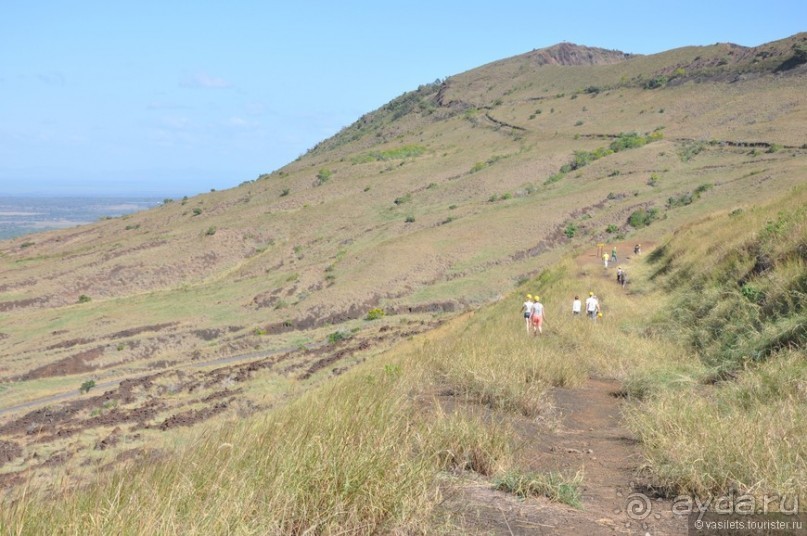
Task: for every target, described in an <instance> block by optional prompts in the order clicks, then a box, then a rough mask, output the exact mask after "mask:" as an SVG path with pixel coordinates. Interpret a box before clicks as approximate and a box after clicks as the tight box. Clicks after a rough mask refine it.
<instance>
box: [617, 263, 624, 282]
mask: <svg viewBox="0 0 807 536" xmlns="http://www.w3.org/2000/svg"><path fill="white" fill-rule="evenodd" d="M624 275H625V272H623V271H622V267H621V266H618V267H617V269H616V282H617V283H618V284H620V285H622V286H624V285H623V284H622V278H623V277H624Z"/></svg>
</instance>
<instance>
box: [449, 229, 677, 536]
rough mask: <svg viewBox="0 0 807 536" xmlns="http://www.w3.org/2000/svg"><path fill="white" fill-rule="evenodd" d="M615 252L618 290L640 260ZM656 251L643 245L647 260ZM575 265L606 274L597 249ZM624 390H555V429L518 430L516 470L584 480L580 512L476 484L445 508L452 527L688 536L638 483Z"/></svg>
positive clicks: (611, 274) (520, 425)
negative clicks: (625, 272) (621, 273)
mask: <svg viewBox="0 0 807 536" xmlns="http://www.w3.org/2000/svg"><path fill="white" fill-rule="evenodd" d="M614 246H616V247H617V251H618V253H619V257H620V258H619V263H618V264H617V265H613V264H610V265H609V267H608V269H607V270H603V271H602V279H603V284H610V285H613V286H614V288H616V282H615V281H612V280H613V279H614V278H615V274H616V268H617V266H618V265H627V266H628V267H629V266H630V261H631V260H632V258H633V257H635V255H634V253H633V243H630V244H628V243H627V242H621V243H616V244H608V245H607V246H606V248H604V249H605V251H606V252H607V253H609V254H610V252H611V248H612V247H614ZM652 247H653V244H651V243H643V244H642V254H646V253H647V252H649V251H650V250H651V249H652ZM576 262H577V265H578V266H579V267H581V268H583V267H590V266H599V267H602V260H601V258H600V257H599V256H598V254H597V253H596V247H594V248H592V251H587V252H586V253H584V254H582V255H580V256H579V257H578V258H577V259H576ZM606 281H607V283H605V282H606ZM620 391H621V385H620V384H619V383H618V382H616V381H614V380H608V379H601V378H591V379H589V380H588V381H587V382H586V383H585V384H584V385H583V386H581V387H578V388H555V389H553V390H552V397H553V400H554V405H555V408H556V411H557V413H558V416H559V423H558V426H557V427H555V428H548V427H547V426H546V424H542V423H536V422H533V421H529V420H526V419H523V420H520V421H517V422H516V423H515V426H516V429H517V432H518V435H519V437H520V439H521V440H523V441H524V444H525V445H526V446H525V448H524V451H523V452H522V453H521V456H520V458H521V459H520V463H519V465H520V466H521V467H523V468H524V469H525V470H528V471H534V472H537V473H542V474H545V473H549V472H553V473H560V474H563V475H566V476H567V477H573V476H574V475H576V474H578V473H580V474H582V477H583V484H582V501H581V502H582V508H580V509H575V508H573V507H571V506H567V505H564V504H559V503H556V502H551V501H549V500H548V499H545V498H534V497H531V498H528V499H519V498H518V497H515V496H513V495H511V494H509V493H505V492H501V491H496V490H494V489H493V487H492V485H491V483H490V481H489V480H485V479H482V478H479V479H478V480H477V481H474V482H472V483H471V484H468V483H466V484H463V485H460V486H459V487H458V488H457V489H456V494H455V495H453V496H451V497H450V498H449V499H448V500H447V501H446V504H445V508H446V510H447V511H448V512H449V513H450V516H451V518H452V519H453V521H454V523H456V524H457V525H458V526H459V527H461V528H462V529H463V530H464V531H465V532H467V533H468V534H530V535H533V534H540V535H570V534H584V535H586V536H599V535H613V534H620V535H621V534H628V535H641V536H646V535H652V536H656V535H665V536H666V535H679V534H686V533H687V525H686V518H682V517H680V516H675V515H673V513H672V501H669V500H663V499H659V498H657V497H656V496H654V495H653V494H652V491H650V490H648V488H647V487H646V486H644V485H643V484H642V482H641V480H640V477H639V475H638V469H639V467H640V466H641V464H642V462H643V458H642V454H641V450H640V444H639V443H638V441H637V439H636V438H635V437H633V436H632V434H631V433H630V432H629V431H628V430H627V428H626V427H625V426H624V424H623V421H622V414H621V408H620V404H621V403H622V399H621V398H619V393H620Z"/></svg>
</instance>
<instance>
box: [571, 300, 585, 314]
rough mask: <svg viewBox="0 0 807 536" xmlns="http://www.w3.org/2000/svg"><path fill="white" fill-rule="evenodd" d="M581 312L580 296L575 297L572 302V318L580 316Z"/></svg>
mask: <svg viewBox="0 0 807 536" xmlns="http://www.w3.org/2000/svg"><path fill="white" fill-rule="evenodd" d="M582 310H583V303H582V302H581V301H580V296H575V297H574V300H572V316H580V312H581V311H582Z"/></svg>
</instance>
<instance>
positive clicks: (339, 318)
mask: <svg viewBox="0 0 807 536" xmlns="http://www.w3.org/2000/svg"><path fill="white" fill-rule="evenodd" d="M805 40H807V36H805V34H799V35H797V36H793V37H791V38H789V39H785V40H782V41H779V42H775V43H771V44H768V45H764V46H761V47H758V48H756V49H746V48H743V47H736V46H733V45H725V44H718V45H714V46H709V47H689V48H684V49H678V50H673V51H669V52H665V53H662V54H656V55H653V56H625V55H621V54H619V53H613V52H608V51H599V50H597V49H585V48H583V47H575V46H573V45H559V46H557V47H552V48H550V49H545V50H541V51H533V52H531V53H527V54H524V55H522V56H518V57H514V58H509V59H505V60H502V61H499V62H495V63H491V64H488V65H485V66H482V67H480V68H478V69H474V70H472V71H468V72H466V73H461V74H458V75H456V76H452V77H449V78H447V79H446V80H445V81H441V82H439V83H435V84H429V85H424V86H422V87H421V88H419V89H418V90H416V91H412V92H410V93H406V94H404V95H402V96H401V97H399V98H397V99H395V100H393V101H391V102H390V103H389V104H387V105H385V106H384V107H382V108H380V109H379V110H376V111H373V112H370V113H368V114H367V115H365V116H363V117H362V118H360V119H359V120H358V121H357V122H356V123H355V124H353V125H351V126H349V127H347V128H345V129H344V130H343V131H342V132H340V133H339V134H337V135H336V136H334V137H333V138H331V139H328V140H324V141H323V142H322V143H320V144H319V145H318V146H316V147H314V148H312V149H311V150H310V151H309V152H308V153H307V154H305V155H303V156H301V157H300V158H298V159H297V160H296V161H294V162H291V163H289V164H288V165H287V166H285V167H283V168H282V169H279V170H275V171H273V172H271V173H267V174H265V175H261V176H260V177H258V178H256V179H254V180H247V181H245V182H244V183H243V184H242V185H241V186H239V187H237V188H233V189H230V190H226V191H217V192H211V193H209V194H204V195H200V196H196V197H192V198H187V199H175V200H172V201H170V202H166V203H164V204H163V205H162V206H160V207H158V208H155V209H152V210H149V211H145V212H141V213H137V214H133V215H129V216H125V217H121V218H117V219H112V220H106V221H101V222H97V223H94V224H91V225H86V226H81V227H77V228H74V229H66V230H61V231H53V232H47V233H42V234H37V235H32V236H28V237H23V238H19V239H15V240H7V241H4V242H0V493H2V494H4V495H5V496H6V497H11V496H13V495H14V494H16V493H17V492H18V491H19V490H20V489H26V490H37V491H40V490H42V491H44V492H46V493H50V494H52V493H60V492H62V491H64V490H67V489H70V488H72V487H73V486H74V485H75V484H76V483H81V482H86V481H89V480H92V479H94V478H95V474H96V473H98V472H99V471H101V472H104V471H110V470H114V469H115V468H116V467H118V466H121V465H127V462H128V461H129V460H131V459H134V458H138V459H151V460H157V461H156V462H155V463H158V464H159V463H162V461H160V460H165V459H166V458H170V457H171V456H172V454H171V453H172V452H174V451H175V450H183V449H185V447H186V445H188V444H191V443H195V442H198V441H197V438H198V434H199V433H202V432H201V431H204V430H207V429H213V428H216V427H218V426H221V425H225V426H230V425H227V424H226V423H232V422H233V421H239V420H243V419H246V418H248V417H250V418H254V417H255V416H256V415H257V416H261V415H272V414H273V413H274V412H275V411H276V409H277V408H281V407H287V406H288V405H289V404H291V403H293V402H294V401H297V400H300V399H301V398H305V396H306V395H305V393H308V392H309V391H310V392H319V391H316V389H321V388H325V387H327V386H328V385H329V384H330V383H332V382H334V381H335V377H337V376H343V375H347V376H349V377H350V378H353V377H354V376H353V375H352V374H354V373H353V371H352V370H351V369H353V368H355V367H357V366H358V367H362V366H365V367H366V366H368V365H370V364H372V363H373V362H374V360H376V359H378V356H380V355H382V354H383V355H387V353H386V352H387V351H388V350H389V349H390V348H400V345H401V344H404V345H411V344H413V342H412V341H413V340H416V341H421V340H425V339H422V338H421V337H424V336H426V337H428V334H429V333H432V332H433V331H434V330H438V332H439V329H440V327H441V326H444V325H447V324H451V325H454V324H453V322H456V320H452V319H455V317H457V316H458V315H461V314H463V313H468V312H474V311H477V310H479V309H480V308H482V307H485V306H487V305H489V304H491V303H502V300H503V299H505V298H506V299H507V300H511V301H512V292H513V291H514V289H518V290H519V292H521V291H523V289H524V288H525V285H526V284H527V283H528V282H530V281H534V278H535V277H536V276H538V275H539V274H540V273H542V271H544V270H545V269H548V268H551V267H552V266H554V265H556V263H558V262H560V261H561V260H562V259H569V258H577V259H583V261H582V264H580V265H579V266H578V269H579V270H580V274H582V275H580V274H578V275H579V276H580V279H578V280H577V283H576V284H579V285H584V284H585V285H589V284H590V283H591V281H594V282H597V281H599V278H600V277H601V274H600V273H599V272H597V271H596V269H595V265H596V262H594V263H592V262H591V261H592V260H595V252H596V249H597V244H599V243H602V244H605V245H606V246H605V247H606V249H607V250H608V251H610V248H611V247H614V246H616V247H618V249H619V253H620V256H622V257H623V258H625V257H626V256H629V255H631V253H632V251H631V249H632V245H633V244H634V243H642V244H645V245H646V246H647V249H648V250H649V248H650V245H651V244H653V243H657V242H660V241H661V240H663V239H666V237H667V236H669V235H670V234H671V233H674V232H675V231H676V230H678V229H680V228H682V227H683V226H685V225H687V224H688V223H690V222H693V221H696V220H700V219H701V218H703V217H704V216H705V215H709V214H725V213H728V212H730V211H732V210H735V209H738V208H745V209H746V210H747V209H748V207H752V206H755V205H764V204H766V203H768V202H770V201H772V200H775V199H780V198H782V196H784V195H785V194H787V192H790V191H792V189H793V188H795V187H797V186H799V185H801V184H803V183H804V177H805V171H807V143H806V142H807V129H805V125H807V94H805V92H804V87H805V76H807V70H806V69H807V66H805V64H797V65H795V66H792V68H788V69H781V66H782V65H783V64H787V65H791V64H788V63H787V62H788V61H789V60H790V59H791V58H792V57H793V56H794V51H795V50H799V49H797V48H796V47H804V46H805ZM581 58H586V59H585V61H583V60H582V59H581ZM791 63H792V62H791ZM612 144H616V145H615V147H616V148H617V150H616V151H613V150H610V151H609V150H608V149H609V147H612ZM620 144H622V145H620ZM564 166H565V167H564ZM640 210H644V211H650V212H652V213H654V214H655V216H656V219H655V220H654V221H652V223H650V224H649V225H646V226H645V225H643V224H642V222H640V221H639V220H638V219H636V218H635V217H634V218H632V215H634V216H635V213H636V212H637V211H640ZM728 225H729V226H730V225H731V222H729V223H728ZM692 240H693V241H697V240H699V238H698V237H697V236H696V237H692ZM564 262H568V261H564ZM587 274H588V275H587ZM592 278H593V279H592ZM530 284H532V283H530ZM637 288H638V287H637ZM570 291H571V289H570ZM580 291H581V292H582V290H580ZM515 307H516V309H517V304H516V305H515ZM625 307H628V308H629V307H630V305H625ZM374 310H377V311H375V314H372V312H373V311H374ZM497 311H499V312H501V311H500V310H497ZM462 318H465V317H462ZM480 329H483V328H480ZM483 331H484V329H483ZM483 335H484V333H483ZM485 336H491V335H490V334H487V335H485ZM513 337H516V336H515V335H513ZM523 343H524V341H523V340H521V339H516V338H514V339H513V340H512V342H510V343H509V344H512V345H513V349H509V350H508V352H512V353H514V354H517V353H518V349H517V348H519V347H521V346H522V345H523ZM418 344H420V343H418ZM486 344H487V343H480V342H479V341H475V342H474V344H473V345H474V346H479V347H481V348H484V347H486ZM491 344H492V343H491ZM602 344H604V345H606V343H605V342H603V343H602ZM396 351H400V352H405V350H396ZM452 351H456V349H454V350H452ZM469 351H470V350H469ZM496 351H497V352H499V351H501V348H499V349H497V350H496ZM435 355H438V356H439V355H440V354H439V353H434V354H430V356H431V357H434V356H435ZM508 355H509V354H508ZM545 358H546V357H542V358H541V359H545ZM601 358H604V357H603V356H601V357H598V358H596V359H594V358H592V359H593V361H592V362H591V363H588V364H587V366H586V367H583V368H577V369H574V370H571V369H569V370H565V369H562V368H561V369H558V370H555V369H552V367H551V366H549V363H551V362H552V361H551V359H548V358H546V359H548V360H547V361H546V363H547V367H548V368H547V370H544V371H542V372H541V373H540V374H538V373H536V377H539V376H540V377H541V378H542V380H541V381H542V382H547V383H546V384H541V385H542V386H543V387H541V388H537V387H536V390H535V391H529V390H527V391H526V392H519V393H515V394H513V393H509V392H508V394H506V396H504V395H503V398H502V400H506V401H507V402H506V404H505V406H507V405H508V404H515V405H516V406H515V407H517V408H521V409H519V410H517V412H520V413H521V414H522V416H526V417H533V418H534V417H535V416H536V415H537V414H540V411H539V410H538V409H537V408H540V407H542V405H543V403H544V401H545V400H546V398H545V397H546V396H547V395H546V389H545V387H546V386H547V385H551V386H555V387H559V388H565V387H570V388H571V387H575V386H577V387H579V386H582V385H584V383H585V381H586V378H587V377H588V376H589V375H591V374H594V375H599V376H605V377H607V378H609V381H615V382H618V383H621V382H624V381H626V380H628V379H629V376H630V375H629V373H628V371H629V370H630V369H632V368H634V367H636V366H637V365H636V363H635V362H633V361H619V362H618V363H617V364H615V363H608V362H607V361H601ZM438 361H439V360H438ZM473 362H474V361H463V363H465V364H466V365H467V364H468V363H473ZM363 363H365V364H364V365H362V364H363ZM521 365H523V363H521V362H514V363H513V364H512V366H513V367H517V366H521ZM422 366H423V367H425V369H424V370H426V372H423V373H422V374H424V375H425V376H423V377H436V378H439V379H440V380H439V381H437V384H436V385H434V386H433V391H428V389H427V390H426V392H428V393H430V394H431V395H433V394H434V393H439V392H441V389H443V390H445V389H447V388H446V384H448V385H449V386H450V388H449V390H452V392H454V391H456V390H462V391H463V392H468V393H473V394H474V396H478V397H481V398H482V399H483V400H487V401H488V402H489V403H490V404H492V405H491V407H494V409H495V407H496V403H495V401H496V400H498V398H497V396H498V395H495V393H488V392H487V391H486V390H485V389H487V387H484V386H485V385H488V384H486V383H485V382H481V383H479V384H478V385H477V384H476V383H475V382H474V381H472V380H473V379H472V378H470V377H469V376H468V374H469V373H468V370H452V369H451V367H450V366H446V365H445V364H444V363H443V364H441V363H440V362H435V363H433V364H431V365H429V364H425V365H422ZM469 366H470V365H469ZM642 366H644V365H642ZM648 366H650V365H648ZM479 367H480V370H482V369H483V368H484V367H483V366H482V365H479ZM361 370H364V369H361ZM471 370H473V367H471ZM488 372H489V374H490V375H491V376H490V377H495V378H499V377H500V375H502V376H501V377H502V378H504V379H503V380H502V383H503V384H504V385H511V384H513V383H514V382H512V381H511V380H508V379H506V378H507V376H506V374H508V373H507V372H506V371H505V370H490V371H488ZM511 373H512V371H511ZM418 374H421V372H418ZM355 375H357V376H358V375H360V374H358V373H356V374H355ZM418 377H421V376H418ZM631 377H632V376H631ZM546 378H553V379H550V380H547V379H546ZM89 381H93V382H95V385H94V386H93V387H92V388H90V389H89V391H88V392H86V393H83V394H81V393H79V388H80V387H81V386H82V385H87V384H86V383H85V382H89ZM430 381H433V380H430ZM441 382H442V383H441ZM427 383H428V382H427ZM515 383H517V382H515ZM312 389H315V391H311V390H312ZM396 389H397V387H396ZM479 389H481V391H479ZM403 392H405V389H404V390H403V391H401V393H403ZM401 396H403V395H401ZM513 400H515V402H513ZM669 403H671V404H672V403H673V402H669ZM503 404H504V402H503ZM570 404H571V402H570ZM572 405H573V404H572ZM507 407H510V406H507ZM505 409H506V408H505ZM510 409H512V407H510ZM390 411H392V410H390ZM407 411H408V410H407ZM449 413H450V412H449ZM595 417H596V416H593V417H592V418H595ZM601 417H602V418H603V419H605V418H606V417H605V416H601ZM266 418H268V419H271V418H273V417H266ZM276 418H277V419H280V420H282V419H285V418H287V417H276ZM480 418H481V419H482V420H483V421H484V417H480ZM596 418H600V417H596ZM639 421H641V418H640V417H636V416H634V417H633V421H632V422H639ZM250 422H252V421H250ZM454 425H456V426H460V424H456V423H454ZM466 425H467V423H466ZM248 426H251V425H248ZM401 426H404V425H403V424H401ZM468 426H470V425H468ZM427 428H428V426H427ZM522 432H523V430H522ZM255 433H258V432H255ZM491 434H492V436H498V435H499V434H497V433H493V432H491ZM438 435H439V434H438ZM261 441H265V438H264V439H261ZM210 448H218V446H215V445H214V446H211V447H210ZM502 448H504V447H502ZM505 450H506V449H505ZM183 452H184V450H183ZM188 456H193V455H192V454H188ZM510 456H511V455H510V454H507V455H504V454H503V458H502V459H503V460H505V461H506V460H509V459H510V458H509V457H510ZM514 456H515V455H514ZM170 463H174V462H170ZM245 463H246V462H245ZM502 463H503V464H505V465H506V464H507V463H510V462H509V461H508V462H507V463H505V462H502ZM659 463H661V462H659ZM494 465H495V464H494ZM539 465H540V464H539ZM495 471H496V469H494V468H491V469H490V473H491V474H492V473H494V472H495ZM567 476H568V477H569V478H573V474H572V475H567ZM410 477H411V478H415V477H414V476H412V475H408V476H406V478H410ZM401 478H404V477H401ZM420 478H422V476H417V478H415V480H417V482H421V480H418V479H420ZM603 478H605V476H603ZM418 485H420V484H418ZM698 485H700V486H705V484H702V483H699V484H697V485H695V484H693V488H697V486H698ZM702 489H704V488H698V490H702ZM213 499H214V498H210V500H213ZM395 500H396V499H394V498H391V499H390V501H391V502H392V503H395ZM289 501H291V502H294V501H293V500H292V499H289ZM291 502H290V503H289V504H291ZM413 508H414V506H413ZM289 515H291V514H289ZM295 515H296V514H295ZM441 515H442V514H441ZM458 515H460V517H461V518H463V519H465V518H464V517H463V516H464V515H465V514H458ZM530 515H531V514H530ZM405 517H406V516H405V515H403V514H402V518H401V519H403V518H405ZM211 526H215V527H216V530H219V531H220V530H223V529H222V527H220V526H216V525H215V524H214V525H211ZM282 526H283V525H282V523H279V524H278V525H277V527H282ZM584 526H586V525H585V524H581V525H580V527H584ZM277 527H275V528H277ZM151 528H153V527H151ZM207 528H210V526H208V527H207ZM161 530H168V529H166V528H165V527H162V528H161ZM278 530H280V529H278ZM334 530H335V529H334ZM246 532H250V531H249V530H248V531H246ZM256 532H260V531H259V530H258V529H256ZM326 532H327V531H326ZM199 533H204V528H200V529H199Z"/></svg>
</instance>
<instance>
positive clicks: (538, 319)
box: [530, 296, 544, 336]
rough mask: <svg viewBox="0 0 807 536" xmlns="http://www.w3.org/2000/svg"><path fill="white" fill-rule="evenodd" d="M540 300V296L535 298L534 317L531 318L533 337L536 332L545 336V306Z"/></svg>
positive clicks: (533, 304) (533, 305)
mask: <svg viewBox="0 0 807 536" xmlns="http://www.w3.org/2000/svg"><path fill="white" fill-rule="evenodd" d="M540 299H541V298H540V297H539V296H535V301H534V302H533V303H532V317H530V320H532V334H533V336H535V332H536V331H537V332H538V333H540V334H541V335H543V334H544V330H543V324H544V304H542V303H541V302H540V301H539V300H540Z"/></svg>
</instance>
